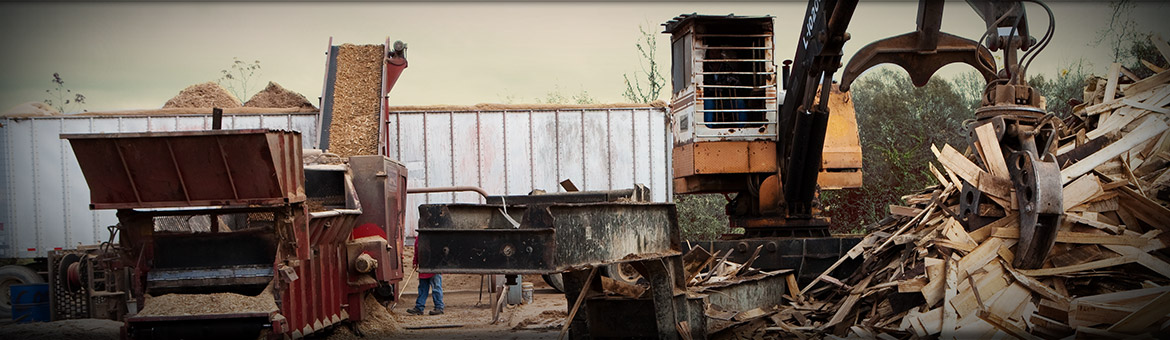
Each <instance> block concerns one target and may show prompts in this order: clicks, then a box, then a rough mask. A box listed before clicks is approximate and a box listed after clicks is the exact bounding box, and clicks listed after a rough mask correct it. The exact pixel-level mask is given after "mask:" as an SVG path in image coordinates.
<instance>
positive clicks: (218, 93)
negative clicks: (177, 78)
mask: <svg viewBox="0 0 1170 340" xmlns="http://www.w3.org/2000/svg"><path fill="white" fill-rule="evenodd" d="M241 106H243V105H242V104H240V100H239V99H236V96H234V95H232V93H231V92H228V91H227V90H225V89H224V88H223V87H222V86H219V84H216V83H215V82H206V83H202V84H195V85H191V86H188V87H187V88H185V89H183V90H182V91H179V94H178V95H176V96H175V97H174V98H171V99H170V100H168V101H167V103H166V104H164V105H163V108H177V107H217V108H221V109H222V108H235V107H241Z"/></svg>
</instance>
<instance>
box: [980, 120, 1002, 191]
mask: <svg viewBox="0 0 1170 340" xmlns="http://www.w3.org/2000/svg"><path fill="white" fill-rule="evenodd" d="M975 135H976V137H977V138H978V139H979V145H980V147H981V149H982V151H983V157H985V158H984V161H986V163H987V167H988V170H989V171H991V174H992V175H995V176H996V177H999V178H1003V179H1005V180H1007V179H1010V178H1011V173H1009V172H1008V167H1007V162H1005V161H1004V159H1003V150H1001V149H1000V148H999V138H998V137H996V134H995V125H994V124H990V123H988V124H983V125H980V126H979V127H977V128H975Z"/></svg>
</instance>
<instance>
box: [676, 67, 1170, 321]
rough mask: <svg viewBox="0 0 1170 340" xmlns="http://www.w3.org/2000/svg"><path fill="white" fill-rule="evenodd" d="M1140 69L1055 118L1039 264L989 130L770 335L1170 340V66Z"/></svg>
mask: <svg viewBox="0 0 1170 340" xmlns="http://www.w3.org/2000/svg"><path fill="white" fill-rule="evenodd" d="M1113 70H1114V71H1113V72H1118V71H1119V69H1118V68H1116V67H1115V68H1113ZM1124 73H1125V72H1121V74H1124ZM1131 75H1132V73H1130V75H1119V74H1110V75H1109V76H1108V79H1107V80H1101V81H1090V82H1088V84H1089V85H1090V86H1089V87H1087V88H1086V89H1085V92H1084V93H1085V97H1084V98H1082V99H1083V101H1082V102H1083V103H1084V104H1081V105H1079V106H1077V107H1076V108H1075V112H1074V114H1073V115H1070V116H1068V117H1064V118H1063V121H1062V122H1060V123H1059V124H1056V126H1057V129H1058V131H1057V135H1058V136H1057V137H1058V140H1057V142H1056V144H1057V145H1055V146H1054V149H1055V150H1057V151H1056V154H1057V162H1058V164H1059V166H1060V169H1061V173H1060V175H1061V179H1060V180H1061V183H1062V186H1063V190H1062V195H1063V197H1062V198H1063V200H1062V203H1063V206H1064V210H1065V212H1064V216H1063V217H1062V223H1061V225H1060V226H1059V228H1058V232H1057V235H1056V243H1055V245H1054V246H1053V248H1052V250H1051V251H1050V252H1049V254H1048V255H1047V257H1046V258H1044V259H1043V265H1042V266H1041V267H1040V268H1037V269H1028V270H1025V269H1018V268H1015V267H1013V265H1012V263H1013V260H1014V258H1015V257H1016V256H1017V251H1018V247H1019V246H1018V245H1017V243H1018V241H1019V238H1020V236H1021V235H1020V227H1019V224H1020V221H1019V219H1020V213H1019V211H1018V209H1019V208H1018V207H1017V204H1015V203H1014V202H1015V201H1016V200H1017V197H1016V195H1017V193H1016V192H1015V188H1014V186H1013V185H1012V184H1011V178H1010V176H1008V174H1007V172H1006V170H1007V169H1006V168H1007V165H1006V164H1010V163H1005V157H1004V156H1005V155H1004V153H1005V152H1007V151H1008V150H1001V149H1000V148H999V144H998V138H1000V137H997V136H996V132H995V131H994V130H993V129H992V128H991V126H990V125H984V126H975V127H974V128H975V129H974V134H973V138H972V141H973V142H974V143H972V145H969V146H967V145H964V146H959V147H953V146H950V145H942V146H938V147H932V149H933V150H935V155H936V156H937V161H938V163H937V164H932V165H931V170H932V174H934V176H935V177H936V178H937V179H938V181H939V182H940V183H941V184H940V185H937V186H934V187H931V188H928V189H927V190H926V191H923V192H920V193H918V194H915V195H909V196H905V197H903V199H904V201H905V202H906V204H904V205H899V206H890V212H891V215H890V217H888V218H887V219H886V221H888V222H887V223H884V224H882V225H880V226H879V227H878V228H876V229H875V230H873V231H872V233H871V234H869V235H867V236H866V237H865V239H864V240H863V241H862V242H860V243H859V244H858V245H857V246H856V247H855V248H854V249H852V250H850V251H849V254H851V256H853V255H856V257H859V258H860V259H861V264H860V267H859V268H858V269H857V270H856V271H855V272H854V273H853V274H852V275H851V276H849V277H837V278H834V277H830V276H828V273H830V272H831V270H832V268H836V267H837V265H839V264H841V263H842V262H844V261H846V260H847V259H848V258H849V257H850V256H846V257H843V258H842V259H841V261H839V262H838V263H837V264H835V265H834V266H833V267H832V268H830V270H829V271H825V274H822V275H821V277H820V278H819V279H817V280H816V281H814V282H813V283H811V284H809V285H808V286H806V287H804V289H803V290H801V291H799V292H793V293H790V294H788V295H787V296H786V298H788V300H789V301H791V302H790V303H789V304H788V305H787V306H781V308H780V309H779V310H778V311H777V314H775V315H774V316H773V317H771V318H770V321H771V324H772V326H768V327H765V328H764V330H766V331H767V333H771V334H777V336H778V337H784V338H792V337H798V338H802V339H803V338H841V337H846V338H867V339H868V338H875V337H877V338H883V339H893V338H897V339H905V338H908V337H910V338H934V337H938V338H943V339H955V338H959V339H967V338H971V339H989V338H1001V337H1004V338H1007V337H1014V338H1027V339H1041V338H1044V339H1058V338H1077V339H1081V338H1099V337H1105V338H1126V337H1133V338H1143V337H1144V338H1155V337H1160V336H1162V334H1168V333H1167V332H1170V307H1168V306H1170V263H1167V261H1166V258H1167V257H1166V256H1167V255H1168V254H1170V253H1168V250H1167V249H1166V245H1167V244H1168V243H1170V234H1167V233H1166V232H1167V231H1170V209H1167V206H1168V205H1170V203H1168V202H1167V200H1168V199H1170V170H1168V167H1167V164H1170V133H1167V113H1166V112H1168V111H1167V109H1166V106H1167V104H1170V85H1168V84H1167V83H1168V82H1170V72H1167V71H1162V73H1160V74H1157V75H1155V76H1151V77H1149V78H1146V79H1131V78H1129V77H1130V76H1131ZM1127 83H1131V84H1127ZM1135 89H1140V90H1141V91H1136V90H1135ZM960 150H966V151H963V152H961V151H960ZM1007 162H1010V160H1008V161H1007ZM936 165H941V167H937V168H936ZM963 185H973V186H976V187H977V188H978V189H979V190H980V191H982V192H983V197H984V202H983V203H984V204H982V205H980V206H979V209H978V211H977V212H975V213H974V215H973V216H974V219H977V220H978V221H971V222H970V223H972V224H969V225H968V224H964V223H961V222H960V220H959V217H960V216H966V215H963V213H962V212H960V211H959V206H960V204H959V200H960V193H962V192H963V188H962V186H963ZM709 257H710V258H716V259H717V258H718V254H716V255H715V256H709ZM707 258H708V257H703V258H702V259H704V260H705V259H707ZM705 262H707V263H710V262H712V261H709V260H708V261H705ZM716 262H717V261H716ZM704 266H706V265H704ZM716 266H719V265H716ZM718 269H720V268H716V270H715V271H718V272H727V271H728V270H726V269H725V270H722V271H720V270H718ZM688 275H689V273H688ZM694 277H695V279H692V280H698V279H702V278H704V275H702V274H699V275H696V276H694Z"/></svg>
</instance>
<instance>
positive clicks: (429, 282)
mask: <svg viewBox="0 0 1170 340" xmlns="http://www.w3.org/2000/svg"><path fill="white" fill-rule="evenodd" d="M414 270H415V271H418V237H415V238H414ZM427 293H430V294H431V295H432V296H434V298H433V300H434V302H435V309H432V310H431V313H430V314H431V315H439V314H443V307H445V306H444V305H443V276H442V275H439V274H430V273H418V299H416V300H415V301H414V308H411V309H407V310H406V313H408V314H412V315H422V313H423V310H424V309H426V305H427Z"/></svg>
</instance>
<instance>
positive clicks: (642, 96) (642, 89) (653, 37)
mask: <svg viewBox="0 0 1170 340" xmlns="http://www.w3.org/2000/svg"><path fill="white" fill-rule="evenodd" d="M646 26H649V24H646V25H638V31H639V32H641V36H640V37H639V38H638V40H637V42H636V43H634V47H636V48H638V54H639V55H641V57H642V62H641V63H640V66H641V71H640V73H641V74H642V75H643V77H642V78H639V77H638V75H639V72H634V74H633V75H632V77H633V78H634V80H633V81H631V80H630V77H631V75H630V74H622V78H623V79H625V81H626V91H625V92H624V93H622V97H623V98H625V99H626V100H628V101H631V102H635V103H649V102H653V101H655V100H658V95H659V94H661V93H662V88H663V87H665V86H666V78H665V77H663V76H662V73H661V72H659V71H658V60H657V54H656V51H657V46H658V34H656V33H654V30H651V29H647V28H646ZM651 27H653V26H651ZM642 79H645V81H646V84H645V86H643V83H642Z"/></svg>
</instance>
